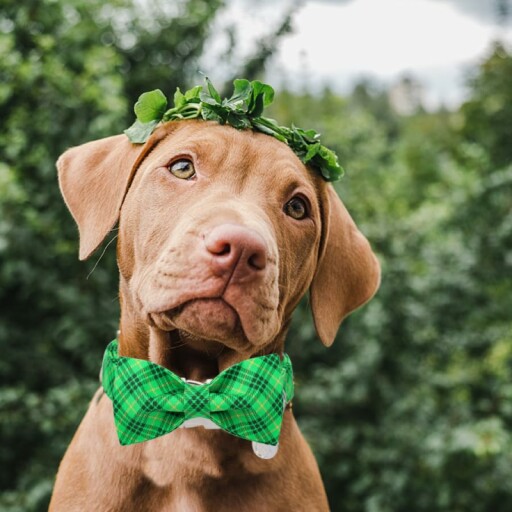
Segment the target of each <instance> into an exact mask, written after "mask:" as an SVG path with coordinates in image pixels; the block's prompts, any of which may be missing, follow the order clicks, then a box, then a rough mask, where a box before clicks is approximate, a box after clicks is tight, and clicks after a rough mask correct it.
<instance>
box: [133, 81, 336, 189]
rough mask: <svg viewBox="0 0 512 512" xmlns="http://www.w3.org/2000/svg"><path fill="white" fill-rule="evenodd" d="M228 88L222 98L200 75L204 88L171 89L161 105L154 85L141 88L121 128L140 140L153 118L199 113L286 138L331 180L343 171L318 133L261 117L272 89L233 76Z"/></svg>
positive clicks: (187, 116)
mask: <svg viewBox="0 0 512 512" xmlns="http://www.w3.org/2000/svg"><path fill="white" fill-rule="evenodd" d="M233 86H234V89H233V94H232V95H231V97H230V98H225V99H222V98H221V96H220V94H219V93H218V92H217V90H216V89H215V87H214V85H213V84H212V82H211V81H210V80H209V79H208V77H206V87H207V88H206V91H205V90H203V87H201V86H196V87H194V88H192V89H190V90H188V91H186V92H185V94H183V93H182V92H181V91H180V89H179V88H178V89H176V93H175V94H174V107H173V108H171V109H169V110H167V112H166V111H165V108H166V106H167V98H166V97H165V95H164V93H163V92H162V91H161V90H160V89H155V90H153V91H150V92H145V93H144V94H142V95H141V96H140V97H139V99H138V101H137V103H135V107H134V111H135V115H136V116H137V119H136V121H135V123H134V124H132V126H130V128H128V129H127V130H125V131H124V133H125V134H126V135H127V136H128V138H129V139H130V141H131V142H133V143H134V144H142V143H144V142H146V140H147V139H148V138H149V136H150V135H151V133H152V132H153V130H154V129H155V128H156V126H157V125H158V123H159V122H168V121H177V120H180V119H198V118H199V119H204V120H206V121H216V122H218V123H220V124H229V125H231V126H233V127H234V128H237V129H239V130H244V129H253V130H256V131H259V132H262V133H266V134H267V135H271V136H272V137H275V138H276V139H278V140H280V141H281V142H284V143H285V144H288V145H289V146H290V148H291V149H292V150H293V151H294V152H295V153H296V154H297V155H298V156H299V157H300V159H301V160H302V162H304V163H305V164H308V165H310V166H311V167H312V168H313V169H315V170H318V171H319V172H320V175H321V176H322V177H323V178H324V179H325V180H327V181H336V180H338V179H340V178H341V176H342V175H343V169H342V168H341V167H340V165H339V164H338V157H337V156H336V154H335V153H334V152H333V151H331V150H330V149H328V148H326V147H325V146H323V145H322V144H321V143H320V134H319V133H317V132H315V131H314V130H307V131H306V130H303V129H301V128H297V127H296V126H294V125H293V124H292V127H291V128H287V127H285V126H279V125H278V124H277V123H276V122H275V121H274V120H273V119H269V118H268V117H262V115H261V114H262V113H263V109H264V108H265V107H267V106H269V105H270V104H271V103H272V101H273V99H274V89H273V88H272V87H271V86H270V85H268V84H264V83H262V82H260V81H259V80H253V81H252V82H249V80H245V79H240V78H238V79H236V80H235V81H234V82H233Z"/></svg>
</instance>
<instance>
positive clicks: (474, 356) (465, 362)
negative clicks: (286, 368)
mask: <svg viewBox="0 0 512 512" xmlns="http://www.w3.org/2000/svg"><path fill="white" fill-rule="evenodd" d="M148 5H151V6H152V7H151V8H152V9H153V11H151V12H147V11H144V12H141V11H140V10H139V9H140V8H139V7H137V6H136V4H132V3H131V2H129V1H128V0H116V1H111V2H109V3H108V4H105V3H103V2H101V1H99V0H89V1H88V2H86V1H85V0H73V1H71V2H64V1H62V0H38V1H35V0H30V1H27V2H23V3H22V4H20V3H19V2H14V1H13V0H5V1H4V2H3V3H2V6H1V7H0V78H1V80H0V118H1V119H2V125H3V134H2V137H0V154H1V155H2V159H1V162H0V308H1V316H0V351H1V354H2V357H1V359H0V383H1V386H2V388H1V389H0V433H1V439H2V445H1V447H0V464H1V465H2V467H3V468H4V470H3V471H2V472H1V473H0V488H1V489H2V494H1V496H0V509H1V510H5V511H10V512H14V511H40V510H45V509H46V508H47V503H48V497H49V494H50V492H51V488H52V485H53V478H54V475H55V473H56V469H57V465H58V462H59V460H60V458H61V456H62V454H63V452H64V450H65V447H66V446H67V444H68V443H69V440H70V438H71V436H72V433H73V432H74V430H75V428H76V426H77V424H78V422H79V421H80V419H81V417H82V416H83V413H84V411H85V408H86V406H87V402H88V400H89V399H90V397H91V395H92V393H93V390H94V389H95V387H96V386H97V375H98V369H99V362H100V358H101V354H102V352H103V349H104V347H105V345H106V343H107V342H108V341H109V340H110V339H111V338H112V336H113V334H114V332H115V330H116V321H117V316H118V305H117V296H116V294H117V270H116V267H115V251H114V249H113V246H110V247H109V248H108V250H106V252H105V255H104V256H103V258H102V259H101V262H100V264H99V265H98V266H97V268H96V269H95V270H94V272H93V273H92V274H91V275H90V276H89V275H88V274H89V273H90V271H91V270H92V268H93V266H94V264H95V261H94V260H93V261H90V262H86V263H78V261H77V256H76V254H77V233H76V228H75V226H74V223H73V221H72V219H71V217H70V216H69V214H68V212H67V211H66V208H65V206H64V204H63V202H62V199H61V197H60V193H59V190H58V185H57V181H56V174H55V167H54V162H55V160H56V158H57V157H58V155H59V154H60V153H62V151H64V150H65V149H66V148H67V147H69V146H71V145H76V144H79V143H82V142H85V141H87V140H92V139H96V138H100V137H103V136H107V135H111V134H114V133H119V132H121V131H122V129H124V128H125V127H126V126H128V125H129V124H130V122H131V120H132V114H131V108H130V107H131V105H132V103H133V101H134V99H135V98H136V96H137V95H138V94H139V93H140V92H141V91H144V90H148V89H151V88H155V87H160V88H161V89H163V90H164V91H165V92H166V93H167V94H170V93H172V92H173V90H174V88H175V87H176V85H178V84H179V85H183V86H188V85H190V83H191V82H193V81H197V78H196V76H195V75H194V72H195V66H196V62H197V59H198V57H199V56H200V55H201V53H202V51H203V47H204V44H205V41H207V40H208V37H209V31H210V30H211V20H212V19H214V18H215V16H216V15H217V14H218V13H219V12H221V10H222V3H221V2H220V1H214V2H211V1H207V0H181V1H179V2H175V3H173V9H170V8H166V6H168V3H165V2H162V3H158V2H156V3H151V4H148ZM166 9H167V10H166ZM183 20H187V23H183ZM283 27H286V23H283V26H282V27H280V29H279V30H281V31H282V30H284V29H283ZM276 41H277V39H276V40H275V41H274V42H273V44H275V42H276ZM269 54H271V51H270V50H269V48H268V47H266V48H264V52H262V54H261V55H259V56H258V54H257V53H256V54H255V55H254V56H253V58H252V59H250V61H248V63H247V65H246V67H245V68H244V67H243V66H241V67H240V69H246V70H249V74H257V73H258V72H260V71H261V69H262V67H263V66H264V63H265V59H266V58H267V57H268V55H269ZM258 59H259V60H258ZM256 64H257V65H256ZM234 74H235V73H234ZM248 78H254V76H248ZM511 79H512V56H511V55H510V54H509V53H507V51H506V50H505V49H504V48H503V47H502V46H500V45H497V46H496V47H495V48H494V49H493V51H492V52H491V53H490V54H489V55H488V57H487V58H486V59H485V61H484V62H482V64H481V66H479V67H478V68H477V69H475V70H474V73H473V77H472V78H471V80H470V81H469V87H470V90H471V97H470V99H469V100H468V101H467V102H466V103H465V104H464V105H463V106H462V107H461V108H460V109H459V110H458V111H456V112H448V111H443V110H441V111H439V112H437V113H426V112H422V111H418V112H417V113H416V114H414V115H410V116H406V117H404V116H398V115H397V114H396V113H395V112H394V111H393V109H392V108H391V107H390V105H389V103H388V101H387V95H386V94H385V91H379V90H374V89H373V88H372V87H371V86H369V85H365V84H361V85H360V86H359V87H358V88H356V90H355V91H354V93H353V94H352V95H351V96H350V97H347V98H340V97H338V96H337V95H336V94H334V93H332V92H331V91H329V90H325V91H323V92H322V93H321V94H317V95H311V94H308V93H303V94H298V93H292V92H287V91H284V92H283V91H281V92H279V91H278V96H277V100H276V104H275V105H274V106H273V111H272V113H271V114H272V115H274V116H275V117H276V118H277V119H278V120H279V121H280V122H282V123H283V124H287V123H290V122H292V121H293V122H295V124H297V125H299V126H300V125H304V126H306V127H314V128H315V129H316V130H318V131H321V132H322V133H323V134H324V138H323V140H324V141H325V143H326V144H327V145H328V146H330V147H333V148H335V149H336V150H337V152H338V154H339V156H340V160H341V162H342V163H343V165H344V166H345V167H346V169H347V171H348V172H347V176H346V177H345V178H344V179H343V180H342V181H341V182H340V184H339V186H338V191H339V193H340V195H341V197H342V198H343V200H344V201H345V203H346V204H347V206H348V208H349V210H350V211H351V212H352V214H353V216H354V218H355V220H356V222H357V223H358V225H359V226H360V227H361V229H362V230H363V231H364V232H365V234H366V235H367V236H368V238H369V239H370V240H371V242H372V244H373V246H374V248H375V250H376V252H377V253H378V255H379V258H380V260H381V263H382V269H383V281H382V286H381V289H380V291H379V293H378V294H377V296H376V297H375V299H374V300H373V301H372V302H371V303H370V304H369V305H367V306H365V307H364V308H363V309H362V310H361V311H359V312H357V313H355V314H354V315H353V316H352V317H350V318H349V319H348V320H346V322H345V323H344V325H343V326H342V328H341V330H340V333H339V336H338V339H337V342H336V343H335V344H334V346H333V347H332V348H331V349H329V350H327V349H325V348H323V347H322V346H321V344H320V343H319V342H318V341H317V340H316V336H315V333H314V330H313V327H312V323H311V319H310V315H309V312H308V309H307V301H304V302H303V303H302V304H301V306H300V308H299V310H298V311H297V314H296V316H295V319H294V322H293V325H292V328H291V332H290V335H289V341H288V351H289V353H290V354H291V356H292V358H293V360H294V365H295V367H296V373H297V400H296V406H295V410H296V413H297V416H298V419H299V422H300V424H301V426H302V429H303V431H304V433H305V434H306V436H307V438H308V440H309V441H310V443H311V445H312V446H313V448H314V450H315V453H316V455H317V458H318V460H319V463H320V466H321V470H322V473H323V477H324V480H325V483H326V486H327V490H328V494H329V499H330V502H331V507H332V509H333V511H347V512H363V511H364V512H410V511H415V512H435V511H436V512H437V511H439V512H467V511H472V512H489V511H491V510H492V511H493V512H510V510H512V482H511V480H510V477H509V474H510V468H511V467H512V452H511V437H510V427H511V423H512V318H511V312H512V272H511V267H512V144H511V141H512V132H511V129H512V128H511V127H512V107H511V106H512V88H511V87H510V82H511ZM112 245H113V244H112ZM319 397H322V398H319Z"/></svg>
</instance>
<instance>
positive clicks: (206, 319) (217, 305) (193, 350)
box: [150, 299, 251, 382]
mask: <svg viewBox="0 0 512 512" xmlns="http://www.w3.org/2000/svg"><path fill="white" fill-rule="evenodd" d="M150 318H151V321H152V322H153V323H154V326H155V327H156V328H157V329H158V330H159V331H160V332H161V335H163V336H164V337H165V340H166V345H167V347H166V356H165V366H166V367H168V368H169V369H170V370H172V371H173V372H174V373H176V374H177V375H179V376H180V377H183V378H185V379H190V380H196V381H199V382H204V381H205V380H207V379H212V378H214V377H215V376H217V375H218V374H219V372H220V371H222V370H224V369H225V368H227V367H229V366H231V365H232V364H235V363H236V362H239V361H241V360H243V359H245V358H247V357H248V356H249V353H248V351H249V350H250V347H251V344H250V343H249V342H248V341H247V339H246V338H245V336H244V333H243V329H242V327H241V323H240V318H239V316H238V314H237V312H236V311H235V309H234V308H233V307H231V306H230V305H229V304H227V303H226V302H225V301H224V300H222V299H194V300H190V301H187V302H185V303H183V304H181V305H180V306H178V307H176V308H173V309H170V310H166V311H163V312H160V313H152V314H151V315H150Z"/></svg>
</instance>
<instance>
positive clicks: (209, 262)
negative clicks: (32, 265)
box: [58, 121, 379, 356]
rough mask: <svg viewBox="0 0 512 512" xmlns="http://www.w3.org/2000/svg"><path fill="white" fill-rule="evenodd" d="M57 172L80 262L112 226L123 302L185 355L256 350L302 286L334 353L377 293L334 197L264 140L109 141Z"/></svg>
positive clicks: (193, 126)
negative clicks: (343, 329)
mask: <svg viewBox="0 0 512 512" xmlns="http://www.w3.org/2000/svg"><path fill="white" fill-rule="evenodd" d="M58 167H59V171H60V183H61V188H62V191H63V194H64V197H65V199H66V202H67V204H68V206H69V208H70V210H71V212H72V214H73V216H74V217H75V219H76V221H77V223H78V226H79V229H80V235H81V250H80V251H81V252H80V255H81V258H85V257H87V256H88V255H89V254H90V253H91V252H92V251H93V250H94V249H95V248H96V247H97V245H98V244H99V243H101V240H102V239H103V238H104V237H105V236H106V234H107V232H108V231H109V230H110V229H111V227H112V226H113V224H115V222H116V221H117V219H118V217H119V241H118V262H119V268H120V272H121V276H122V301H123V303H125V304H128V303H129V304H131V305H132V307H133V308H134V309H135V310H136V311H137V314H138V315H139V317H140V319H141V321H142V322H143V323H145V324H146V325H147V326H148V328H152V329H158V330H159V331H161V332H166V333H167V332H169V333H172V332H175V331H178V332H181V333H186V335H187V341H188V343H192V344H194V348H195V349H199V350H200V349H201V346H202V341H203V340H208V342H209V343H210V344H208V345H204V346H205V347H209V348H211V343H217V344H220V345H222V346H226V347H229V348H230V349H232V350H234V351H235V352H238V353H240V354H244V355H245V356H249V355H252V354H255V353H260V352H262V351H264V349H265V347H269V346H271V345H272V344H273V343H275V341H276V340H277V339H280V334H283V333H284V331H285V329H286V326H287V324H288V321H289V318H290V316H291V313H292V311H293V309H294V308H295V306H296V305H297V303H298V301H299V300H300V298H301V297H302V296H303V295H304V293H305V292H306V291H307V289H308V288H309V287H311V301H312V309H313V315H314V318H315V324H316V326H317V330H318V333H319V336H320V338H321V339H322V341H323V342H324V343H325V344H330V343H332V340H333V338H334V335H335V333H336V330H337V328H338V326H339V324H340V322H341V320H342V318H343V317H344V316H345V315H346V314H348V313H349V312H350V311H352V310H353V309H354V308H356V307H357V306H359V305H361V304H362V303H364V302H366V301H367V300H368V299H369V298H370V297H371V296H372V295H373V293H374V292H375V290H376V289H377V286H378V282H379V268H378V263H377V261H376V259H375V257H374V256H373V253H372V252H371V249H370V247H369V244H368V243H367V241H366V239H365V238H364V237H363V236H362V235H361V234H360V232H359V231H358V230H357V228H356V227H355V225H354V223H353V221H352V219H351V218H350V216H349V215H348V213H347V212H346V210H345V208H344V207H343V205H342V204H341V201H340V200H339V199H338V197H337V196H336V194H335V193H334V191H333V189H332V187H331V186H330V185H327V184H326V183H325V182H324V181H323V180H322V179H321V178H320V177H319V176H318V175H317V173H315V172H313V171H311V170H310V169H307V168H306V167H305V166H304V165H303V164H302V163H301V161H300V160H299V159H298V157H297V156H296V155H295V154H294V153H293V152H292V151H291V150H290V149H289V148H288V147H287V146H286V145H285V144H283V143H282V142H279V141H278V140H276V139H274V138H272V137H269V136H267V135H263V134H261V133H255V132H253V131H238V130H235V129H234V128H231V127H228V126H220V125H218V124H217V123H212V122H204V121H187V122H183V121H180V122H174V123H168V124H167V125H164V126H163V127H161V128H160V129H159V130H158V131H157V132H156V133H155V134H154V135H153V136H152V138H151V139H150V140H149V141H148V142H147V143H146V145H145V146H144V147H141V146H133V145H131V144H129V143H128V141H127V140H126V138H125V137H124V136H117V137H111V138H109V139H103V140H102V141H97V142H93V143H89V144H86V145H84V146H80V147H78V148H73V149H71V150H69V151H68V152H67V153H65V155H64V156H63V157H61V159H60V160H59V164H58ZM139 328H140V327H139ZM281 341H282V340H281Z"/></svg>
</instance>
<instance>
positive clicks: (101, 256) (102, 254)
mask: <svg viewBox="0 0 512 512" xmlns="http://www.w3.org/2000/svg"><path fill="white" fill-rule="evenodd" d="M118 236H119V234H117V235H115V236H114V237H113V238H112V240H110V242H109V243H108V244H107V245H106V246H105V249H103V252H102V253H101V254H100V257H99V258H98V261H96V263H95V264H94V267H92V270H91V271H90V272H89V273H88V274H87V277H86V279H89V277H91V274H92V273H93V272H94V271H95V270H96V267H97V266H98V264H99V262H100V261H101V258H103V256H104V255H105V253H106V252H107V249H108V248H109V247H110V244H111V243H112V242H113V241H114V240H115V239H116V238H117V237H118Z"/></svg>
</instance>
